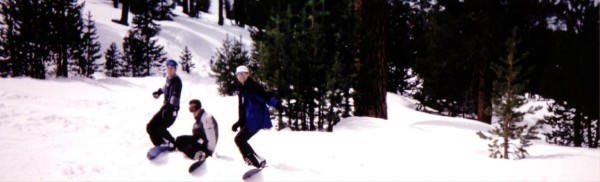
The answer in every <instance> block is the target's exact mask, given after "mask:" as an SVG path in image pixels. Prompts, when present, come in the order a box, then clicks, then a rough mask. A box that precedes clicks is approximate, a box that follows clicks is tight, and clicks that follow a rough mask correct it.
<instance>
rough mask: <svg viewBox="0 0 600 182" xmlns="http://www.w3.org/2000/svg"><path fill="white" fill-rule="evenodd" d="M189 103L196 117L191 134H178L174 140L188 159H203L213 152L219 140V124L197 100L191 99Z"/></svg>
mask: <svg viewBox="0 0 600 182" xmlns="http://www.w3.org/2000/svg"><path fill="white" fill-rule="evenodd" d="M189 104H190V107H189V110H190V112H191V113H192V114H193V115H194V118H195V119H196V122H194V125H193V129H192V134H193V135H182V136H178V137H177V139H176V140H175V141H176V146H177V149H178V150H179V151H181V152H183V153H184V154H185V155H186V156H188V157H189V158H190V159H194V160H203V159H204V158H206V157H207V156H212V154H213V153H214V152H215V148H216V146H217V141H218V140H219V126H218V124H217V121H216V120H215V118H214V117H213V116H212V115H211V114H209V113H207V112H206V111H204V109H202V103H201V102H200V101H199V100H197V99H192V100H191V101H190V102H189Z"/></svg>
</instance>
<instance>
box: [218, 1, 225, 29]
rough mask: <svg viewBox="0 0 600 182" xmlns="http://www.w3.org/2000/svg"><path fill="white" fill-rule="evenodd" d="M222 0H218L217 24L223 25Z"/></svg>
mask: <svg viewBox="0 0 600 182" xmlns="http://www.w3.org/2000/svg"><path fill="white" fill-rule="evenodd" d="M223 1H224V0H219V7H218V8H219V25H221V26H222V25H223Z"/></svg>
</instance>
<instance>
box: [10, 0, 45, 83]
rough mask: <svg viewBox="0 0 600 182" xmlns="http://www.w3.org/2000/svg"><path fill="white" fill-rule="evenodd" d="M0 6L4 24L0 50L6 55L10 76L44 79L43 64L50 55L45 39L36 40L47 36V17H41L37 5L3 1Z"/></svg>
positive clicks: (39, 7) (40, 11) (39, 8)
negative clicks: (0, 6) (2, 41)
mask: <svg viewBox="0 0 600 182" xmlns="http://www.w3.org/2000/svg"><path fill="white" fill-rule="evenodd" d="M0 3H1V4H2V15H3V16H2V17H3V19H4V21H3V22H4V23H5V24H6V26H5V27H3V28H2V29H3V35H2V39H4V44H2V47H3V50H4V51H5V54H6V55H7V56H8V57H7V59H6V61H7V66H8V69H9V70H8V72H9V75H10V76H13V77H17V76H30V77H33V78H39V79H44V78H45V77H46V67H45V65H44V61H45V60H47V59H48V56H49V53H48V49H47V46H45V45H46V43H44V41H45V39H42V38H39V37H40V36H41V35H43V36H44V37H46V36H47V32H48V31H49V29H50V28H49V26H47V25H48V23H47V19H45V18H47V16H43V15H42V6H41V4H40V2H38V1H16V0H6V1H0ZM42 17H43V18H42ZM42 22H44V23H42Z"/></svg>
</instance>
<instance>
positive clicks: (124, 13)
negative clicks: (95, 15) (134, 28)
mask: <svg viewBox="0 0 600 182" xmlns="http://www.w3.org/2000/svg"><path fill="white" fill-rule="evenodd" d="M129 1H131V0H121V4H122V7H121V20H120V21H119V23H120V24H123V25H127V26H128V25H129V23H128V22H127V21H128V20H127V19H128V16H129Z"/></svg>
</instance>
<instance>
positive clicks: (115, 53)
mask: <svg viewBox="0 0 600 182" xmlns="http://www.w3.org/2000/svg"><path fill="white" fill-rule="evenodd" d="M104 58H105V59H106V63H104V69H105V70H106V72H105V73H106V76H110V77H120V76H123V74H122V73H123V67H124V66H125V65H123V62H122V61H121V52H119V50H118V48H117V43H115V42H113V43H111V44H110V47H108V49H106V52H105V53H104Z"/></svg>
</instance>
